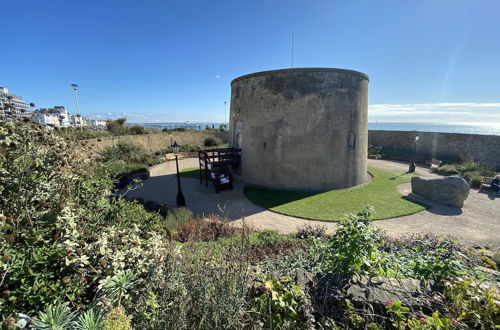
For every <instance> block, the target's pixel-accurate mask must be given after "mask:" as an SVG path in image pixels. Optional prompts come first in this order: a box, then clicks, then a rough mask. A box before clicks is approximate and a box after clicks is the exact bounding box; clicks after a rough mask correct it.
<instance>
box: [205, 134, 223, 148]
mask: <svg viewBox="0 0 500 330" xmlns="http://www.w3.org/2000/svg"><path fill="white" fill-rule="evenodd" d="M220 144H222V141H221V140H220V139H219V138H216V137H212V136H209V137H207V138H205V141H204V142H203V145H204V146H205V147H217V146H218V145H220Z"/></svg>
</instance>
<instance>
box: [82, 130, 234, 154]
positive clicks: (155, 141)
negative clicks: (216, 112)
mask: <svg viewBox="0 0 500 330" xmlns="http://www.w3.org/2000/svg"><path fill="white" fill-rule="evenodd" d="M207 137H217V138H219V139H220V140H221V141H222V142H223V143H227V131H223V132H221V131H187V132H172V133H159V134H142V135H125V136H113V137H110V138H101V139H100V140H101V141H98V139H89V140H87V144H88V145H92V146H93V147H94V150H96V151H99V150H102V149H104V148H106V147H110V146H113V145H115V144H116V143H117V142H118V141H129V142H133V143H136V144H139V145H141V146H143V147H144V148H145V149H146V150H147V151H149V152H155V151H158V150H160V149H163V148H166V147H167V146H170V144H171V143H172V142H173V141H177V143H179V144H191V145H194V146H198V147H201V148H203V142H204V141H205V139H206V138H207Z"/></svg>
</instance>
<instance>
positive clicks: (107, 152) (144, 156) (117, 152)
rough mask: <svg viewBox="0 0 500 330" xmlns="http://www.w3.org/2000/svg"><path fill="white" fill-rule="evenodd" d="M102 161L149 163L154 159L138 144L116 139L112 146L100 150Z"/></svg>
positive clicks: (153, 161)
mask: <svg viewBox="0 0 500 330" xmlns="http://www.w3.org/2000/svg"><path fill="white" fill-rule="evenodd" d="M100 160H101V161H102V162H115V161H123V162H126V163H136V164H151V163H155V162H156V160H155V159H154V158H153V157H152V156H151V155H149V154H148V152H147V151H146V149H144V147H143V146H141V145H139V144H135V143H132V142H128V141H123V140H121V141H118V142H117V143H116V145H115V146H114V147H107V148H105V149H104V150H102V151H101V152H100Z"/></svg>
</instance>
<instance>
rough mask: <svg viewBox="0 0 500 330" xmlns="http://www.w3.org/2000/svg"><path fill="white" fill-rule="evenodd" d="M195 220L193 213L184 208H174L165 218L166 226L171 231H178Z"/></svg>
mask: <svg viewBox="0 0 500 330" xmlns="http://www.w3.org/2000/svg"><path fill="white" fill-rule="evenodd" d="M192 219H193V213H192V212H191V211H190V210H188V209H186V208H184V207H180V208H173V209H170V210H169V211H168V212H167V215H166V216H165V224H166V226H167V228H169V229H177V228H179V227H181V226H184V225H186V224H188V223H189V222H190V221H191V220H192Z"/></svg>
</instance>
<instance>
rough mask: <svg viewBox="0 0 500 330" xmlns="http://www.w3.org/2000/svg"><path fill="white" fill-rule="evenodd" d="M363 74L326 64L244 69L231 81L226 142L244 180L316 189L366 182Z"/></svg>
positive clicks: (365, 97)
mask: <svg viewBox="0 0 500 330" xmlns="http://www.w3.org/2000/svg"><path fill="white" fill-rule="evenodd" d="M367 113H368V76H367V75H366V74H363V73H361V72H356V71H351V70H344V69H330V68H297V69H284V70H274V71H264V72H258V73H253V74H249V75H245V76H242V77H239V78H236V79H234V80H233V81H232V82H231V112H230V125H229V145H230V146H231V147H234V148H241V149H242V157H241V158H242V159H241V165H240V167H239V168H238V169H236V170H234V174H235V175H236V177H239V179H241V180H242V181H243V182H246V183H251V184H255V185H258V186H263V187H268V188H279V189H291V190H303V191H321V190H328V189H336V188H347V187H353V186H357V185H360V184H363V183H365V182H366V179H367V168H366V159H367V148H368V124H367Z"/></svg>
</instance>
